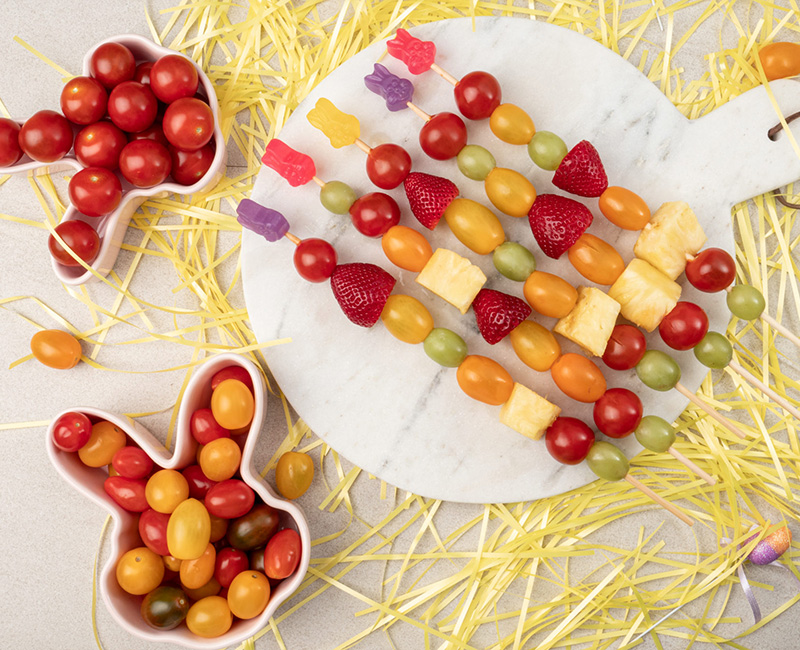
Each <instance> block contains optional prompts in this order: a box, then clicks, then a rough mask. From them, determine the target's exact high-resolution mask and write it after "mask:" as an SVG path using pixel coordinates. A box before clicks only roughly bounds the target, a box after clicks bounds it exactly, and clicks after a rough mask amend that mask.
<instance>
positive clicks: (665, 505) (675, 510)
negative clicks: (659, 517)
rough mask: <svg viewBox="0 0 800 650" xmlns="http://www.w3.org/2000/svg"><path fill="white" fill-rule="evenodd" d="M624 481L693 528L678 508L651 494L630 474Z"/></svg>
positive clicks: (689, 520)
mask: <svg viewBox="0 0 800 650" xmlns="http://www.w3.org/2000/svg"><path fill="white" fill-rule="evenodd" d="M625 480H626V481H628V483H630V484H631V485H632V486H633V487H635V488H636V489H637V490H639V491H641V492H643V493H644V494H646V495H647V496H648V497H650V498H651V499H652V500H653V501H655V502H656V503H657V504H658V505H660V506H661V507H662V508H664V509H666V510H669V511H670V512H671V513H672V514H673V515H675V516H676V517H677V518H678V519H680V520H681V521H682V522H683V523H685V524H687V525H689V526H694V522H693V521H692V520H691V519H690V518H689V517H688V516H687V515H685V514H684V513H682V512H681V511H680V510H678V508H676V507H675V506H674V505H672V504H671V503H670V502H669V501H667V500H666V499H664V498H663V497H660V496H658V495H657V494H656V493H655V492H653V491H652V490H651V489H650V488H649V487H647V486H646V485H644V484H643V483H642V482H641V481H639V480H638V479H635V478H633V476H631V475H630V474H626V475H625Z"/></svg>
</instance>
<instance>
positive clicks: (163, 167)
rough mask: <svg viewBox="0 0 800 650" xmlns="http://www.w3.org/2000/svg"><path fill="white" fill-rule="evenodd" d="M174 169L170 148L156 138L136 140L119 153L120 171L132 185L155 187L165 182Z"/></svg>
mask: <svg viewBox="0 0 800 650" xmlns="http://www.w3.org/2000/svg"><path fill="white" fill-rule="evenodd" d="M171 169H172V159H171V158H170V156H169V150H168V149H167V148H166V147H165V146H164V145H161V144H158V142H155V141H154V140H134V141H133V142H129V143H128V144H126V145H125V148H124V149H123V150H122V153H121V154H120V155H119V171H120V173H121V174H122V176H123V177H124V178H125V180H126V181H128V182H129V183H130V184H131V185H135V186H136V187H153V186H154V185H158V184H159V183H163V182H164V181H165V180H166V178H167V176H169V172H170V170H171Z"/></svg>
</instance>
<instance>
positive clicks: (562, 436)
mask: <svg viewBox="0 0 800 650" xmlns="http://www.w3.org/2000/svg"><path fill="white" fill-rule="evenodd" d="M545 444H546V446H547V451H548V452H550V455H551V456H552V457H553V458H555V459H556V460H557V461H558V462H559V463H564V464H565V465H577V464H578V463H580V462H581V461H583V459H584V458H586V454H588V453H589V449H590V448H591V446H592V444H594V431H592V430H591V429H590V428H589V425H587V424H586V423H585V422H583V421H581V420H578V419H577V418H569V417H558V418H556V419H555V421H554V422H553V424H551V425H550V426H549V427H548V429H547V432H546V433H545Z"/></svg>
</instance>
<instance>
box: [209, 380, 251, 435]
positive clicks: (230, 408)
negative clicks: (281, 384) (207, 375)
mask: <svg viewBox="0 0 800 650" xmlns="http://www.w3.org/2000/svg"><path fill="white" fill-rule="evenodd" d="M254 412H255V400H254V399H253V393H251V392H250V389H249V388H248V387H247V386H246V385H245V384H244V383H242V382H241V381H239V380H238V379H226V380H225V381H223V382H221V383H220V384H219V385H218V386H217V387H216V388H215V389H214V392H213V393H211V413H212V414H213V415H214V419H215V420H216V421H217V422H218V423H219V425H220V426H221V427H223V428H225V429H240V428H241V427H246V426H247V425H248V424H250V421H251V420H252V419H253V413H254Z"/></svg>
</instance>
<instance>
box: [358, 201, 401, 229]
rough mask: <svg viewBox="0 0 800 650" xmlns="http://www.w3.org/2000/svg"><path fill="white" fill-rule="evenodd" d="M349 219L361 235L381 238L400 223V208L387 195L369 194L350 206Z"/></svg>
mask: <svg viewBox="0 0 800 650" xmlns="http://www.w3.org/2000/svg"><path fill="white" fill-rule="evenodd" d="M350 219H351V221H352V222H353V225H354V226H355V227H356V230H358V232H360V233H361V234H362V235H366V236H367V237H383V235H385V234H386V232H387V231H388V230H389V228H391V227H392V226H396V225H397V224H398V223H399V222H400V206H399V205H397V201H395V200H394V199H393V198H392V197H391V196H389V195H388V194H384V193H383V192H370V193H369V194H364V195H363V196H360V197H359V198H358V199H356V201H355V202H354V203H353V205H351V206H350Z"/></svg>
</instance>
